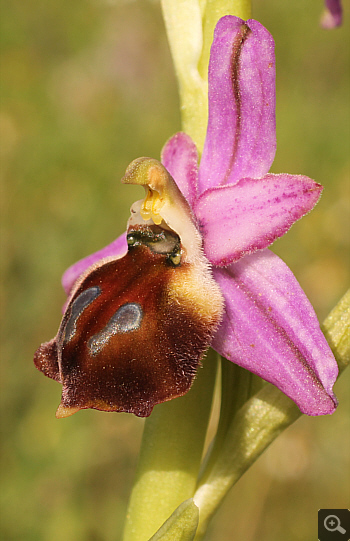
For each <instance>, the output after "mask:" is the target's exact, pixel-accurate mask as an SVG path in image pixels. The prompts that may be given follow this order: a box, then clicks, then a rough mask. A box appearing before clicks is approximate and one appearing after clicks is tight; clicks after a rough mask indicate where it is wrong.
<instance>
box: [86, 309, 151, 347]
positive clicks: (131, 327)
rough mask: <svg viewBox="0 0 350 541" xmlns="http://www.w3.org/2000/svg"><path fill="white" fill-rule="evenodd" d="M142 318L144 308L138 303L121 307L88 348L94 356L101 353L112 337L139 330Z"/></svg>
mask: <svg viewBox="0 0 350 541" xmlns="http://www.w3.org/2000/svg"><path fill="white" fill-rule="evenodd" d="M142 318H143V312H142V308H141V306H140V305H139V304H138V303H135V302H128V303H126V304H123V305H122V306H120V308H118V310H117V311H116V313H115V314H114V315H113V316H112V317H111V319H110V320H109V322H108V323H107V325H106V326H105V327H104V329H102V331H101V332H99V333H97V334H95V335H94V336H93V337H92V338H90V340H89V342H88V347H89V350H90V352H91V353H92V355H96V354H97V353H99V351H101V349H102V348H103V347H104V346H105V345H106V344H107V342H108V340H109V339H110V338H111V337H112V336H114V335H116V334H121V333H127V332H131V331H136V330H137V329H139V328H140V325H141V322H142Z"/></svg>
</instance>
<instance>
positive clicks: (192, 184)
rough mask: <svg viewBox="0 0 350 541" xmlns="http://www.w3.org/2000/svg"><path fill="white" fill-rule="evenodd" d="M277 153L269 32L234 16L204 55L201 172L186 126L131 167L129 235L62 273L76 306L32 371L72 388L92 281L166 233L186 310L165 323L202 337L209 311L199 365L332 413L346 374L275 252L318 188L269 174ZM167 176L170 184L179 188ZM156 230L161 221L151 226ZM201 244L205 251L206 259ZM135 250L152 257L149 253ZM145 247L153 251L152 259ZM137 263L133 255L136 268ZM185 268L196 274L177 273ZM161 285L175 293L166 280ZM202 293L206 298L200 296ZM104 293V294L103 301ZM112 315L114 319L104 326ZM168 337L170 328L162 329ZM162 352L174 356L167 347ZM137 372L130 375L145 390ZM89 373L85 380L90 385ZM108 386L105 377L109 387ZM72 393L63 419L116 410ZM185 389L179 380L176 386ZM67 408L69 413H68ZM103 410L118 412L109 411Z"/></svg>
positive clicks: (135, 316) (132, 308)
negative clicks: (259, 381)
mask: <svg viewBox="0 0 350 541" xmlns="http://www.w3.org/2000/svg"><path fill="white" fill-rule="evenodd" d="M275 149H276V137H275V58H274V42H273V38H272V37H271V35H270V34H269V32H268V31H267V30H266V29H265V28H264V27H263V26H262V25H261V24H260V23H258V22H257V21H254V20H249V21H247V22H244V21H242V20H241V19H239V18H237V17H233V16H226V17H223V18H222V19H221V20H220V21H219V22H218V24H217V27H216V29H215V34H214V41H213V45H212V49H211V55H210V64H209V119H208V129H207V135H206V140H205V145H204V150H203V155H202V157H201V160H200V166H199V168H198V165H197V163H198V155H197V149H196V147H195V145H194V143H193V141H192V140H191V139H190V137H189V136H188V135H186V134H184V133H178V134H176V135H174V136H173V137H172V138H171V139H170V140H169V141H168V142H167V143H166V145H165V147H164V149H163V151H162V158H161V160H162V164H163V166H164V167H162V166H161V165H160V164H159V163H158V162H156V160H151V159H149V158H141V159H139V160H135V162H133V163H132V164H131V165H130V166H129V168H128V170H127V174H126V176H125V177H124V182H130V183H138V184H142V185H144V186H145V187H146V189H147V190H148V191H147V195H146V198H145V200H144V201H143V202H142V201H141V202H137V203H135V205H134V206H133V207H132V216H131V218H130V220H129V225H128V242H127V240H126V236H125V234H123V235H122V236H121V237H119V238H118V239H116V240H115V241H114V242H113V243H112V244H110V245H109V246H107V247H105V248H104V249H103V250H100V251H99V252H96V253H95V254H93V255H91V256H89V257H87V258H85V259H83V260H81V261H79V262H78V263H76V264H75V265H73V266H72V267H70V268H69V269H68V270H67V271H66V272H65V274H64V276H63V286H64V288H65V290H66V292H67V294H68V293H70V299H69V304H68V309H67V310H68V312H67V311H66V314H65V316H64V318H63V322H62V324H61V328H60V331H59V334H58V335H57V337H56V338H55V339H54V340H53V341H51V342H48V343H47V344H44V345H43V346H41V348H39V350H38V352H37V354H36V361H35V362H36V365H37V367H38V368H39V369H41V370H42V371H43V372H44V373H45V374H46V375H48V376H50V377H53V378H54V379H57V380H58V381H61V382H62V383H65V378H68V375H65V373H64V372H65V370H66V372H67V367H66V368H64V367H63V368H62V355H63V353H64V348H65V347H66V348H68V349H69V344H67V343H65V340H66V341H67V340H68V339H67V336H68V335H69V336H73V335H74V333H75V332H76V325H78V324H79V325H80V322H79V318H80V317H81V314H84V313H85V312H84V310H85V311H86V307H87V306H89V305H90V304H91V305H92V306H93V305H94V303H95V302H97V301H96V298H97V297H98V298H101V299H102V297H103V295H102V293H101V291H100V290H99V285H98V284H100V283H101V284H102V282H103V280H106V278H105V274H106V271H105V270H104V269H108V268H109V267H108V265H111V264H112V263H113V265H116V267H115V269H117V265H119V267H118V269H121V270H119V271H118V272H120V276H121V278H120V280H121V281H123V280H124V278H123V276H124V274H123V273H127V272H128V271H127V269H126V267H125V262H126V261H127V259H126V258H127V257H131V256H130V251H131V253H136V252H133V250H134V249H135V246H139V247H140V246H141V245H142V250H145V246H147V249H148V252H149V253H151V252H153V253H152V254H151V256H152V258H154V257H155V255H154V251H155V249H154V246H155V245H156V242H155V241H156V240H157V239H158V237H159V239H160V238H161V239H162V240H161V244H157V246H163V247H165V246H166V248H162V249H160V248H157V250H156V251H157V255H156V257H157V258H159V257H160V254H162V257H163V260H165V259H166V260H167V261H168V262H169V258H170V260H171V262H172V267H173V268H172V270H171V273H172V274H171V279H170V278H169V280H173V281H174V280H175V278H174V277H175V276H177V278H176V280H175V282H176V285H175V286H173V285H171V287H170V290H171V291H173V290H174V291H175V289H176V291H177V293H176V295H177V297H176V303H177V305H179V304H181V303H183V304H184V305H186V304H188V306H187V307H186V310H187V311H185V312H183V313H182V312H181V314H182V315H181V317H180V316H179V319H178V320H176V322H175V323H174V324H173V326H172V327H170V328H169V329H168V330H167V331H166V332H167V333H168V335H169V333H170V334H171V333H172V332H174V333H175V332H177V329H178V328H179V327H181V322H182V321H183V320H184V318H185V319H186V318H187V317H188V318H189V319H188V320H187V319H186V321H188V322H190V323H188V324H187V326H186V329H185V330H184V327H183V326H182V330H181V332H182V333H185V334H186V332H187V331H188V329H189V328H191V329H193V331H191V332H193V336H194V337H197V336H198V337H199V336H202V335H200V333H201V332H202V331H201V330H200V329H201V325H202V322H203V318H204V319H205V318H206V317H207V318H208V321H209V320H210V322H209V323H208V327H207V328H208V329H209V330H207V331H204V330H203V333H202V334H203V337H202V338H198V340H202V342H203V344H204V345H203V346H200V345H198V344H197V346H196V348H197V349H196V353H195V355H196V359H197V361H196V363H195V365H197V364H198V362H199V360H200V358H201V356H202V354H203V351H204V350H205V349H206V347H207V346H208V345H209V344H210V345H211V346H212V347H213V348H214V349H215V350H216V351H218V352H219V353H220V354H221V355H223V356H224V357H226V358H227V359H229V360H231V361H232V362H234V363H236V364H238V365H240V366H242V367H244V368H246V369H248V370H250V371H251V372H253V373H255V374H258V375H259V376H261V377H262V378H263V379H265V380H267V381H269V382H271V383H273V384H274V385H276V386H277V387H279V388H280V389H281V390H282V391H283V392H284V393H285V394H286V395H288V396H289V397H290V398H292V400H294V401H295V402H296V403H297V405H298V406H299V408H300V409H301V411H302V412H303V413H307V414H309V415H322V414H326V413H332V412H333V411H334V409H335V407H336V403H337V402H336V398H335V396H334V394H333V392H332V386H333V384H334V381H335V380H336V377H337V373H338V369H337V364H336V361H335V359H334V357H333V354H332V352H331V350H330V348H329V346H328V344H327V342H326V340H325V338H324V336H323V334H322V332H321V330H320V328H319V324H318V321H317V317H316V314H315V312H314V310H313V308H312V306H311V304H310V303H309V301H308V299H307V298H306V296H305V294H304V292H303V291H302V289H301V287H300V286H299V284H298V282H297V281H296V279H295V277H294V275H293V274H292V272H291V271H290V269H289V268H288V267H287V266H286V265H285V264H284V263H283V262H282V261H281V259H279V258H278V257H277V256H276V255H274V254H273V253H272V252H271V251H269V250H268V249H267V247H268V246H269V245H270V244H271V243H273V241H274V240H275V239H277V238H278V237H281V236H282V235H284V233H286V231H287V230H288V229H289V228H290V227H291V225H292V224H293V223H294V222H295V221H296V220H298V219H299V218H301V217H302V216H304V215H305V214H306V213H307V212H309V211H310V210H311V209H312V208H313V207H314V205H315V204H316V203H317V201H318V199H319V197H320V193H321V190H322V188H321V186H320V185H319V184H317V183H315V182H314V181H313V180H311V179H309V178H308V177H305V176H301V175H288V174H279V175H275V174H269V173H268V171H269V169H270V166H271V164H272V162H273V159H274V155H275ZM164 168H165V169H164ZM167 172H169V173H170V175H171V176H172V177H173V179H175V181H176V184H177V187H178V188H179V189H180V190H181V193H182V195H181V193H180V191H179V190H178V188H177V187H176V185H175V183H174V182H173V180H172V178H171V177H170V176H169V175H168V173H167ZM184 198H185V199H184ZM162 220H163V221H162ZM142 221H144V223H145V225H142V223H143V222H142ZM164 224H165V225H164ZM157 227H158V228H159V229H155V228H157ZM198 231H199V232H200V235H201V236H199V235H198ZM142 235H143V237H142ZM141 237H142V238H141ZM156 237H157V238H156ZM142 239H143V240H142ZM176 239H178V240H176ZM201 242H202V243H203V250H204V255H205V258H206V260H205V258H203V255H202V251H201V246H200V244H201ZM128 245H129V251H128V253H127V254H126V252H127V250H128ZM139 249H140V250H141V248H139ZM138 253H140V254H141V255H142V254H144V253H145V254H146V252H145V251H144V252H141V251H140V252H138ZM124 254H126V255H124ZM151 256H149V255H147V257H148V258H149V257H151ZM142 257H143V256H142ZM145 257H146V256H145ZM106 258H107V259H106ZM164 258H165V259H164ZM181 258H182V259H181ZM138 261H139V259H135V258H134V259H133V265H136V264H137V262H138ZM148 261H149V259H145V265H149V263H148ZM152 261H153V259H152ZM154 261H155V260H154ZM157 261H158V259H157ZM180 261H182V263H181V264H180ZM208 262H209V263H210V267H211V270H210V268H208V266H209V264H208ZM156 264H158V263H156V262H155V263H153V262H152V264H150V266H149V267H147V268H149V269H153V268H155V265H156ZM91 265H92V267H91V268H90V266H91ZM113 269H114V267H113ZM186 269H188V272H189V274H188V275H186V276H185V275H184V274H182V275H181V272H182V273H184V272H185V270H186ZM113 272H114V270H113ZM132 272H134V274H132ZM140 272H141V273H143V270H141V271H140ZM167 272H168V271H167ZM169 272H170V271H169ZM186 272H187V271H186ZM135 273H136V271H131V270H130V276H131V275H132V278H130V279H129V282H130V281H132V283H133V284H134V282H135V280H136V278H135V277H136V276H138V275H137V273H136V274H135ZM176 273H179V274H176ZM82 276H83V278H82ZM169 276H170V274H169ZM184 276H185V277H184ZM101 277H102V278H101ZM213 278H214V280H213ZM113 280H114V281H118V280H119V275H117V274H116V275H115V277H113ZM167 280H168V279H167ZM129 282H128V283H129ZM175 282H171V284H173V283H175ZM103 283H104V282H103ZM123 283H124V282H123ZM145 283H147V281H146V282H145ZM149 283H150V285H148V286H147V288H148V289H149V291H151V290H152V291H153V289H152V288H153V287H155V286H154V283H153V282H152V281H151V278H150V279H149ZM166 283H167V284H168V283H170V282H166ZM218 286H219V289H218ZM101 287H102V286H101ZM123 287H124V286H123ZM128 287H129V286H128ZM140 287H141V286H140ZM142 287H146V286H142ZM159 287H161V286H159ZM164 287H165V289H164V291H165V292H167V293H166V295H168V292H169V287H168V285H166V286H164ZM173 287H174V288H175V289H172V288H173ZM86 288H88V289H86ZM186 288H187V289H186ZM179 290H180V291H181V294H180V296H178V291H179ZM123 291H124V290H123ZM220 291H221V295H222V297H223V301H222V299H221V296H220ZM184 292H185V293H184ZM200 292H202V293H200ZM201 294H202V296H203V299H204V298H205V301H204V300H203V302H202V300H201V298H200V296H201ZM100 295H101V296H100ZM171 295H173V293H171ZM181 295H182V296H181ZM99 296H100V297H99ZM180 297H181V301H180V300H179V299H180ZM139 298H141V297H137V299H139ZM132 299H134V297H132ZM106 302H107V300H103V302H102V300H101V306H102V305H103V306H104V304H103V303H106ZM118 302H119V301H118ZM139 302H140V303H141V305H142V307H143V306H146V305H143V304H142V301H141V300H140V301H139ZM152 302H153V301H152ZM222 302H223V304H224V310H223V314H222V308H221V305H222ZM191 303H193V307H194V308H193V310H192V311H191V308H190V306H189V305H190V304H191ZM149 304H150V302H149V301H148V305H149ZM141 305H140V306H141ZM148 305H147V306H148ZM177 305H176V306H177ZM119 306H120V303H119V304H118V307H119ZM125 306H127V307H128V310H129V312H128V317H129V316H130V314H131V316H130V317H131V319H130V318H129V320H128V321H129V325H131V327H130V329H131V330H134V329H136V328H137V329H138V328H139V327H140V323H139V321H140V318H141V308H139V307H138V306H139V305H137V306H136V304H135V302H133V303H131V304H130V301H129V302H128V303H126V304H122V308H123V307H125ZM89 309H90V308H89ZM120 310H121V309H120V307H119V308H118V310H117V311H116V312H113V313H115V314H117V316H116V315H114V316H112V319H113V317H114V318H115V317H117V318H119V319H118V321H123V325H124V324H125V323H124V322H125V321H126V320H125V317H124V313H123V318H124V319H123V320H121V319H120V313H121V312H120ZM145 310H146V309H145ZM209 312H210V314H209ZM97 313H98V312H96V314H97ZM72 314H73V315H72ZM118 314H119V315H118ZM200 314H201V315H200ZM208 314H209V315H208ZM143 316H144V314H143V312H142V317H143ZM197 316H198V321H197V319H196V317H197ZM84 317H85V316H84ZM86 317H87V316H86ZM94 317H95V316H94ZM96 317H97V316H96ZM108 317H111V316H110V315H109V316H108ZM152 317H153V318H157V313H156V312H154V313H153V316H152ZM166 317H168V316H166ZM166 317H165V316H164V317H163V316H162V317H161V318H158V319H160V322H159V325H163V324H165V321H164V320H165V319H166ZM91 318H92V316H91V317H90V319H89V322H90V321H91ZM191 318H192V319H191ZM193 318H194V319H193ZM200 318H202V319H200ZM112 319H108V318H107V320H108V323H107V326H108V325H109V327H110V328H111V325H112V323H111V321H112ZM107 320H106V321H107ZM113 321H114V322H115V320H113ZM157 321H158V320H157ZM194 321H195V324H194V323H193V322H194ZM130 322H131V323H130ZM219 323H220V324H219ZM118 324H119V323H118ZM86 325H87V323H86ZM89 325H90V323H89ZM114 325H115V323H114ZM137 325H138V326H139V327H137ZM175 327H176V330H175ZM106 328H107V327H106ZM67 329H68V330H67ZM130 329H129V328H128V329H127V330H130ZM172 329H173V330H172ZM197 331H198V332H197ZM113 332H117V331H113ZM152 332H153V331H152ZM157 332H158V331H157ZM161 333H162V335H163V336H165V335H166V333H165V331H164V329H163V327H162V331H161ZM168 335H167V336H168ZM105 336H106V331H105V330H104V331H103V332H102V331H101V332H99V333H97V334H95V335H94V338H93V342H91V340H92V339H91V338H90V349H91V348H93V347H95V350H96V351H97V350H98V348H100V347H102V346H101V344H102V343H104V342H103V341H104V340H105ZM179 336H180V341H181V336H184V341H186V340H189V342H191V341H192V342H193V343H194V342H195V338H193V339H192V338H191V336H192V335H191V336H190V335H189V337H187V335H186V336H185V335H184V334H180V335H179ZM141 339H142V340H143V338H141ZM150 339H151V338H150ZM155 339H156V338H155ZM105 341H106V340H105ZM173 342H174V344H175V345H174V346H173V347H174V349H176V348H177V344H178V341H177V339H175V338H174V340H173ZM166 343H167V342H166ZM62 344H63V345H62ZM91 344H92V345H91ZM79 347H80V346H79ZM140 347H141V346H140ZM142 347H143V346H142ZM74 348H75V349H74ZM74 348H73V346H72V349H74V351H78V349H79V348H78V346H77V345H74ZM61 350H62V352H63V353H60V351H61ZM163 351H164V355H165V356H166V355H167V354H168V353H167V351H168V350H167V347H164V348H163ZM171 354H172V353H171ZM169 355H170V353H169ZM185 355H187V356H188V358H189V357H190V356H191V354H190V353H187V352H186V353H179V354H178V357H181V358H183V357H184V356H185ZM74 359H75V360H74V363H77V360H76V358H75V357H74ZM72 362H73V361H69V363H71V364H72ZM74 363H73V364H74ZM105 364H106V363H105ZM107 364H108V363H107ZM74 367H76V364H74V366H73V369H72V368H71V366H70V370H71V371H72V370H73V372H74V370H75V372H74V374H75V375H74V377H73V380H70V381H71V382H72V381H73V383H74V382H75V381H76V379H77V377H78V376H77V374H78V375H79V373H80V372H79V370H80V368H79V370H78V369H76V368H74ZM103 368H106V366H104V367H103ZM195 368H196V366H194V365H193V366H192V367H191V377H190V380H189V383H188V384H187V387H186V390H187V389H188V388H189V386H190V384H191V382H192V379H193V369H194V370H195ZM70 373H71V372H70ZM67 374H68V372H67ZM69 377H70V376H69ZM145 377H146V375H145ZM138 378H139V376H137V377H136V376H135V380H137V382H136V383H137V385H136V387H137V388H138V389H139V383H138ZM191 378H192V379H191ZM141 379H142V378H141ZM179 381H180V380H177V383H176V385H177V386H178V388H180V387H181V385H180V383H179ZM91 382H92V380H89V385H90V384H91V385H92V383H91ZM104 384H105V385H107V383H106V382H105V383H104ZM128 385H129V386H132V385H133V383H132V382H130V381H129V380H128V384H125V385H124V387H127V386H128ZM176 385H175V387H176ZM86 386H87V385H86V383H85V387H86ZM97 386H99V383H98V384H97ZM65 392H66V395H67V393H69V391H68V390H67V389H66V391H65V388H64V391H63V402H62V403H63V406H62V407H61V412H60V414H59V416H65V415H68V414H71V413H74V411H76V410H77V409H81V407H96V408H98V409H108V406H107V407H106V399H105V400H104V406H105V407H102V406H101V407H99V405H101V404H99V403H98V404H97V405H96V403H95V404H94V405H89V404H90V402H86V404H85V405H83V406H81V405H79V404H78V407H76V408H75V409H74V403H73V402H72V400H73V399H68V398H67V396H68V395H67V396H66V398H65V396H64V393H65ZM130 392H131V393H132V391H130ZM140 392H141V391H140ZM142 392H143V391H142ZM171 392H172V391H171ZM184 392H186V391H184V389H182V390H180V391H179V392H178V393H177V395H181V394H184ZM74 393H75V394H76V390H74V392H73V391H71V395H72V394H74ZM172 396H176V393H175V392H174V393H173V394H171V393H170V392H169V393H168V395H167V396H166V397H165V398H164V399H165V400H168V399H169V398H171V397H172ZM64 400H66V402H65V401H64ZM69 400H71V402H69ZM136 400H137V399H136ZM160 401H162V400H161V399H159V397H158V398H156V399H155V400H153V404H151V406H149V408H148V410H147V408H146V409H143V410H142V411H141V410H139V411H137V408H136V409H135V407H134V405H131V406H130V407H129V409H122V408H119V409H118V408H115V407H114V410H116V409H117V410H118V411H133V412H134V413H135V412H136V414H138V415H148V414H149V413H150V410H151V409H152V407H153V405H154V403H157V402H160ZM151 402H152V400H151ZM70 404H73V405H70ZM67 407H68V409H69V408H71V410H72V411H70V412H68V413H67V410H66V409H65V408H67ZM109 409H113V408H112V406H111V407H110V408H109Z"/></svg>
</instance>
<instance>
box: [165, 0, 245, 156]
mask: <svg viewBox="0 0 350 541" xmlns="http://www.w3.org/2000/svg"><path fill="white" fill-rule="evenodd" d="M161 4H162V10H163V16H164V21H165V26H166V31H167V35H168V40H169V45H170V50H171V54H172V57H173V62H174V67H175V72H176V76H177V80H178V85H179V95H180V109H181V119H182V129H183V131H185V132H186V133H187V134H188V135H190V136H191V137H192V139H193V141H194V142H195V143H196V146H197V149H198V151H199V153H200V154H201V152H202V150H203V145H204V140H205V135H206V131H207V123H208V64H209V54H210V47H211V44H212V41H213V34H214V28H215V26H216V23H217V22H218V20H219V19H220V18H221V17H223V16H224V15H235V16H237V17H241V18H242V19H244V20H247V19H249V18H250V17H251V0H202V1H198V0H161Z"/></svg>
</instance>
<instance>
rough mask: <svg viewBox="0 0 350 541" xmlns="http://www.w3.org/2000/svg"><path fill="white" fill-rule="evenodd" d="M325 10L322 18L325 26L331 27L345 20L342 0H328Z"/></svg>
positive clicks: (322, 23) (322, 24)
mask: <svg viewBox="0 0 350 541" xmlns="http://www.w3.org/2000/svg"><path fill="white" fill-rule="evenodd" d="M325 6H326V9H325V12H324V14H323V16H322V19H321V26H323V28H327V29H331V28H335V27H337V26H340V25H341V24H342V22H343V8H342V5H341V1H340V0H326V1H325Z"/></svg>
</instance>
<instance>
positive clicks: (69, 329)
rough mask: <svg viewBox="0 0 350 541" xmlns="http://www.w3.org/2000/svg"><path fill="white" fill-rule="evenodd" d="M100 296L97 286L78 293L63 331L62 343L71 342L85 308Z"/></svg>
mask: <svg viewBox="0 0 350 541" xmlns="http://www.w3.org/2000/svg"><path fill="white" fill-rule="evenodd" d="M100 294H101V289H100V288H99V287H98V286H94V287H89V289H85V291H83V292H82V293H80V295H79V296H78V297H77V298H76V299H75V300H74V302H73V303H72V306H71V309H70V316H69V319H68V321H67V323H66V327H65V331H64V342H69V341H70V340H72V338H73V337H74V335H75V333H76V330H77V321H78V319H79V317H80V316H81V314H82V313H83V312H84V310H85V308H87V307H88V306H89V304H91V303H92V301H94V300H95V299H96V298H97V297H98V296H99V295H100Z"/></svg>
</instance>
